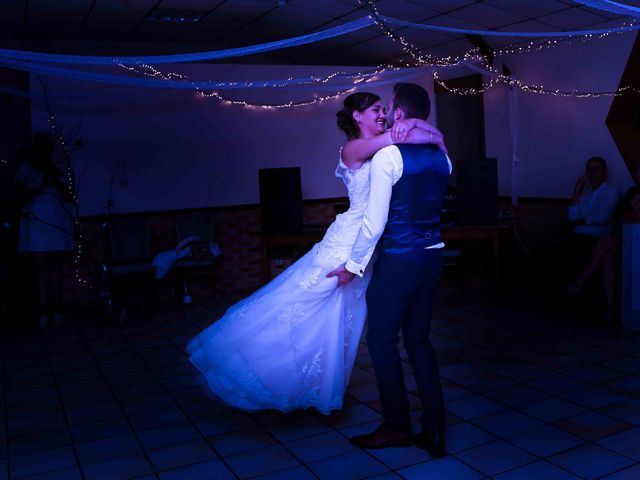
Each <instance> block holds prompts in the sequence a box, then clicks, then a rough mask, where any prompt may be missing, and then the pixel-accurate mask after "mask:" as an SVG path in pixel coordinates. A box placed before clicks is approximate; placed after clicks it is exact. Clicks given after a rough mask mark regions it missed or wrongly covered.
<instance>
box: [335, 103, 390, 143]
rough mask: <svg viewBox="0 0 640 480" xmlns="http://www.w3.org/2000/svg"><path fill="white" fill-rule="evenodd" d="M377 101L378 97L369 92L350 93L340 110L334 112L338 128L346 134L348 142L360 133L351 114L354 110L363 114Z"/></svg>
mask: <svg viewBox="0 0 640 480" xmlns="http://www.w3.org/2000/svg"><path fill="white" fill-rule="evenodd" d="M378 100H380V97H379V96H378V95H376V94H375V93H370V92H358V93H352V94H351V95H349V96H348V97H347V98H345V99H344V102H343V104H342V110H339V111H337V112H336V117H338V127H340V130H342V131H343V132H344V133H346V134H347V138H348V139H349V140H352V139H354V138H358V134H359V133H360V128H358V124H357V123H356V121H355V120H354V119H353V112H354V111H356V110H357V111H359V112H363V111H365V110H366V109H367V108H369V107H370V106H371V105H373V104H374V103H376V102H377V101H378Z"/></svg>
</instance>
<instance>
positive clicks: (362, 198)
mask: <svg viewBox="0 0 640 480" xmlns="http://www.w3.org/2000/svg"><path fill="white" fill-rule="evenodd" d="M370 165H371V162H365V163H364V164H363V165H362V166H361V167H360V168H358V169H357V170H351V169H349V168H347V166H346V165H345V164H344V163H342V160H340V162H339V163H338V166H337V167H336V177H338V178H341V179H342V181H343V182H344V184H345V186H346V187H347V192H348V195H349V209H348V210H347V211H346V212H344V213H341V214H338V215H337V216H336V220H335V221H334V222H333V223H332V224H331V226H330V227H329V228H328V229H327V233H326V234H325V236H324V238H323V239H322V241H321V242H320V244H319V245H318V249H317V252H318V253H317V254H318V255H319V256H325V257H326V258H327V260H331V262H330V263H336V262H337V263H338V264H340V263H343V262H345V261H346V260H347V258H349V254H350V253H351V247H353V244H354V243H355V241H356V237H357V236H358V232H359V231H360V226H361V225H362V217H363V215H364V211H365V209H366V208H367V202H368V200H369V168H370Z"/></svg>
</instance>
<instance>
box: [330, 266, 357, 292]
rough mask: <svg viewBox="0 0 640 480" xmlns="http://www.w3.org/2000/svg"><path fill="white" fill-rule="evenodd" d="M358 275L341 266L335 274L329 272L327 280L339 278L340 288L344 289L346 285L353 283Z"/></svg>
mask: <svg viewBox="0 0 640 480" xmlns="http://www.w3.org/2000/svg"><path fill="white" fill-rule="evenodd" d="M355 276H356V274H355V273H351V272H350V271H349V270H347V269H346V268H344V265H340V266H339V267H338V268H336V269H335V270H334V271H333V272H329V273H328V274H327V278H330V277H338V286H339V287H344V286H345V285H346V284H348V283H349V282H351V280H353V279H354V278H355Z"/></svg>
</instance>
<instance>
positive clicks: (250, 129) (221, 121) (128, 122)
mask: <svg viewBox="0 0 640 480" xmlns="http://www.w3.org/2000/svg"><path fill="white" fill-rule="evenodd" d="M162 70H164V71H174V72H181V73H188V74H189V75H190V76H191V78H198V79H210V80H224V79H238V78H246V79H253V80H255V79H266V78H286V77H288V76H292V77H299V76H307V75H320V74H322V73H328V72H334V71H340V70H342V71H344V70H345V68H344V67H324V68H318V67H291V66H256V65H250V66H247V65H188V66H184V65H180V66H166V67H162ZM352 70H354V69H352ZM115 73H122V72H117V71H116V72H115ZM47 81H48V92H49V97H50V98H51V100H52V104H53V111H54V113H55V114H56V117H57V118H58V123H59V124H60V125H61V126H62V127H64V128H65V130H66V131H67V132H68V135H67V138H68V139H69V140H71V141H73V140H75V139H80V140H81V141H82V147H80V148H78V149H76V150H75V151H74V153H73V161H74V163H75V165H76V171H77V172H78V174H79V175H81V177H82V178H81V181H80V188H81V191H80V203H81V211H82V213H83V214H99V213H104V212H105V211H106V207H105V205H106V201H107V199H108V198H109V185H110V179H111V177H112V174H113V173H114V166H115V164H116V161H117V159H120V162H121V164H120V165H121V168H118V170H117V171H116V172H115V181H114V182H113V195H112V197H113V199H114V200H115V202H116V206H115V207H114V209H113V211H114V212H131V211H154V210H171V209H182V208H194V207H208V206H221V205H239V204H251V203H258V201H259V191H258V169H259V168H269V167H290V166H300V167H301V171H302V193H303V197H304V198H305V199H318V198H330V197H339V196H344V195H345V194H346V190H345V188H344V185H342V184H341V182H340V181H339V180H338V179H337V178H336V177H335V176H334V170H335V166H336V164H337V161H338V154H339V153H338V152H339V149H340V146H341V145H342V144H343V143H344V140H345V139H344V135H343V134H342V132H340V131H339V130H338V128H337V126H336V120H335V119H336V117H335V112H336V111H337V110H339V109H340V108H341V102H342V99H343V98H344V97H343V98H341V99H337V100H330V101H326V102H324V103H321V104H318V105H313V106H308V107H302V108H287V109H282V110H278V111H265V110H254V109H246V108H242V107H238V106H229V105H223V104H221V103H220V102H218V101H217V100H214V99H203V98H201V97H198V96H196V95H194V94H193V93H188V92H183V91H174V90H162V91H158V90H153V91H152V90H146V89H140V88H135V87H121V86H112V85H103V84H95V83H88V82H77V81H71V80H64V79H58V78H49V79H48V80H47ZM396 81H413V82H416V83H421V84H423V85H425V86H426V87H427V89H428V90H429V91H430V92H431V93H432V91H433V82H432V80H431V76H430V75H429V74H428V72H426V71H424V70H423V71H422V72H421V73H420V74H419V75H416V73H412V74H411V76H410V77H408V78H407V74H406V73H401V74H398V73H394V74H391V75H389V76H386V77H383V78H382V81H381V82H380V83H376V84H375V86H374V85H373V84H364V85H363V86H361V87H360V88H359V90H360V91H373V92H375V93H378V94H379V95H381V96H382V97H383V99H384V100H386V99H388V98H389V96H390V94H391V88H392V84H393V83H395V82H396ZM31 85H32V90H33V91H39V90H40V86H39V82H38V79H37V78H36V77H35V76H32V82H31ZM324 88H325V89H324V90H323V89H321V88H318V87H309V88H306V89H303V90H301V91H300V90H296V91H295V92H293V91H292V90H290V89H288V88H283V89H269V90H262V91H260V92H257V93H251V92H250V91H248V90H244V91H240V92H228V93H226V95H229V96H234V95H235V96H236V97H238V98H248V99H254V100H258V101H270V102H274V101H275V102H277V101H287V100H290V99H292V98H294V99H295V98H300V99H305V98H309V97H311V96H312V95H313V93H314V92H318V93H324V94H326V93H328V92H330V91H332V89H335V87H331V86H330V85H329V86H325V87H324ZM223 93H224V92H223ZM32 115H33V128H34V130H38V129H40V130H46V129H47V125H46V115H44V112H43V110H42V106H41V105H38V104H37V103H33V106H32ZM85 165H86V169H85ZM83 171H84V173H83V174H81V172H83Z"/></svg>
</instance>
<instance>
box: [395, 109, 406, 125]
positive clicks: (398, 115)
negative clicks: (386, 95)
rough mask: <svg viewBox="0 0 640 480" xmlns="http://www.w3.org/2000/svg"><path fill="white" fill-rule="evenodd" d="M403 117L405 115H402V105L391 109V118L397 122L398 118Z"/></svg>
mask: <svg viewBox="0 0 640 480" xmlns="http://www.w3.org/2000/svg"><path fill="white" fill-rule="evenodd" d="M404 118H405V115H404V110H402V107H396V109H395V110H394V111H393V120H394V121H395V122H397V121H399V120H403V119H404Z"/></svg>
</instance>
